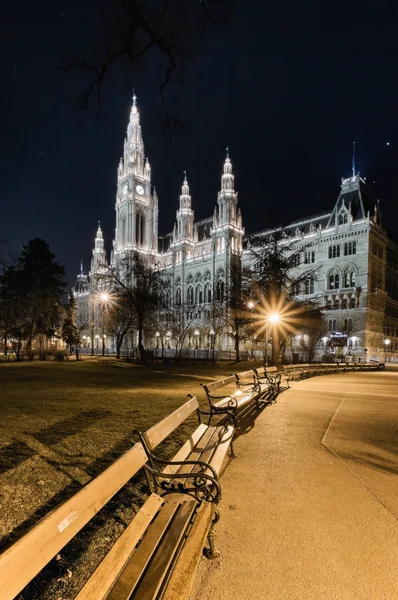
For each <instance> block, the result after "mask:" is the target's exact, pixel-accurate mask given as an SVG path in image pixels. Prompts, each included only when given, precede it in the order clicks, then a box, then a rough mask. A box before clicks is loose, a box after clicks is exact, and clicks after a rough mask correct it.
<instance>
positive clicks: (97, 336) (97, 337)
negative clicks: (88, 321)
mask: <svg viewBox="0 0 398 600" xmlns="http://www.w3.org/2000/svg"><path fill="white" fill-rule="evenodd" d="M95 339H96V340H97V348H98V340H99V335H98V333H97V335H96V336H95Z"/></svg>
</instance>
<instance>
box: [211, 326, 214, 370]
mask: <svg viewBox="0 0 398 600" xmlns="http://www.w3.org/2000/svg"><path fill="white" fill-rule="evenodd" d="M210 348H211V353H212V361H213V362H214V329H210Z"/></svg>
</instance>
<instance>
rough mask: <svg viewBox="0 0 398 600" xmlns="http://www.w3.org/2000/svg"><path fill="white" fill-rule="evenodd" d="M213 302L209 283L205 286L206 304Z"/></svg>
mask: <svg viewBox="0 0 398 600" xmlns="http://www.w3.org/2000/svg"><path fill="white" fill-rule="evenodd" d="M210 302H211V285H210V283H209V282H207V283H206V285H205V303H206V304H209V303H210Z"/></svg>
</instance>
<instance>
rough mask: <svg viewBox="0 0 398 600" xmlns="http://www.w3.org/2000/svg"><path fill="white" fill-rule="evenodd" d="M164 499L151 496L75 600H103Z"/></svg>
mask: <svg viewBox="0 0 398 600" xmlns="http://www.w3.org/2000/svg"><path fill="white" fill-rule="evenodd" d="M164 502H165V499H164V498H161V497H160V496H158V495H157V494H151V495H150V496H149V498H148V500H147V501H146V502H145V504H144V505H143V506H142V507H141V508H140V510H139V511H138V513H137V514H136V515H135V517H134V519H133V520H132V521H131V523H130V524H129V525H128V527H127V529H126V530H125V531H124V532H123V533H122V535H121V536H120V537H119V539H118V540H117V542H116V543H115V544H114V545H113V546H112V548H111V550H110V551H109V552H108V554H107V555H106V557H105V558H104V560H103V561H102V562H101V564H100V565H99V566H98V567H97V569H96V570H95V571H94V573H93V574H92V575H91V577H90V579H89V580H88V582H87V583H86V585H85V586H84V587H83V588H82V589H81V590H80V592H79V593H78V595H77V596H76V598H75V600H93V598H95V599H96V600H105V598H107V596H108V593H109V591H110V589H111V588H112V586H113V585H114V584H115V582H116V580H117V578H118V577H119V574H120V573H121V571H122V570H123V569H124V567H125V566H126V564H127V563H128V561H129V560H130V558H131V556H132V555H133V552H134V550H135V547H136V545H137V544H138V542H139V541H140V539H141V537H142V536H143V535H144V533H145V531H146V530H147V528H148V526H149V524H150V523H151V521H152V520H153V518H154V516H155V515H156V513H157V512H158V511H159V509H160V508H161V506H162V505H163V504H164Z"/></svg>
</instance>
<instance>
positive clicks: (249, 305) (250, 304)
mask: <svg viewBox="0 0 398 600" xmlns="http://www.w3.org/2000/svg"><path fill="white" fill-rule="evenodd" d="M247 308H250V310H251V309H252V308H254V302H253V301H252V300H250V302H248V303H247Z"/></svg>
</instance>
